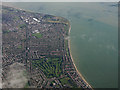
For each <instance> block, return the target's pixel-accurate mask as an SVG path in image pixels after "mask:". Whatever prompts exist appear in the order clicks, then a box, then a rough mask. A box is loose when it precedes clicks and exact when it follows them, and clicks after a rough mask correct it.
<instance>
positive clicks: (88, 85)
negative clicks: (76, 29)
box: [68, 23, 93, 89]
mask: <svg viewBox="0 0 120 90" xmlns="http://www.w3.org/2000/svg"><path fill="white" fill-rule="evenodd" d="M70 31H71V25H70V23H69V32H68V34H69V35H70ZM68 47H69V52H70V57H71V59H72V63H73V65H74V67H75V69H76V71H77V73H78V74H79V76H80V77H81V78H82V79H83V81H84V82H85V83H86V84H87V85H88V87H90V88H91V89H93V87H92V86H91V85H90V84H89V83H88V82H87V81H86V80H85V78H84V77H83V76H82V74H81V73H80V72H79V71H78V69H77V67H76V65H75V63H74V60H73V57H72V53H71V49H70V39H68Z"/></svg>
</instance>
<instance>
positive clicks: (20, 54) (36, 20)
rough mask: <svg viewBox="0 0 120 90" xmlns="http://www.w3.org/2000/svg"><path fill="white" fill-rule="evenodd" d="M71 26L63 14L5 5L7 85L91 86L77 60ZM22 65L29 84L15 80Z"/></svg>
mask: <svg viewBox="0 0 120 90" xmlns="http://www.w3.org/2000/svg"><path fill="white" fill-rule="evenodd" d="M70 29H71V26H70V22H69V21H68V20H67V19H65V18H63V17H57V16H53V15H48V14H42V13H34V12H31V11H25V10H22V9H18V8H13V7H7V6H2V54H3V59H2V62H3V63H2V66H3V73H2V75H3V76H2V80H3V88H17V87H21V88H88V89H90V90H91V89H92V87H91V86H90V85H89V84H88V83H87V82H86V80H85V79H84V78H83V77H82V75H81V74H80V73H79V72H78V70H77V68H76V66H75V64H74V61H73V58H72V55H71V52H70V40H69V38H68V36H69V34H70ZM21 64H22V65H21ZM16 68H17V69H16ZM22 69H23V71H24V72H23V73H22V74H21V75H23V76H25V77H26V78H27V79H24V80H26V81H25V84H23V83H22V84H19V83H18V82H17V81H16V83H12V81H11V79H12V80H13V79H14V78H12V75H15V76H17V75H18V74H19V72H21V70H22ZM17 70H19V71H17ZM13 71H14V72H16V71H17V74H14V72H13ZM23 76H22V77H23ZM17 84H19V85H17ZM20 85H21V86H20Z"/></svg>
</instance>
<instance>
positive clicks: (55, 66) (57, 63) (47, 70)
mask: <svg viewBox="0 0 120 90" xmlns="http://www.w3.org/2000/svg"><path fill="white" fill-rule="evenodd" d="M61 64H62V59H61V58H41V59H36V60H32V66H33V67H34V68H39V69H40V70H41V71H43V72H44V74H45V75H46V77H48V78H52V77H59V76H60V75H61V74H62V68H61Z"/></svg>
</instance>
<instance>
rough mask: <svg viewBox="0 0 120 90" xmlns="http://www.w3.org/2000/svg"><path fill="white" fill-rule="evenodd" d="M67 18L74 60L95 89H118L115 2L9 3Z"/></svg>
mask: <svg viewBox="0 0 120 90" xmlns="http://www.w3.org/2000/svg"><path fill="white" fill-rule="evenodd" d="M8 4H9V5H11V6H15V7H19V8H23V9H26V10H31V11H35V12H40V13H46V14H52V15H56V16H61V17H65V18H67V19H68V20H69V21H70V23H71V34H70V40H71V51H72V56H73V58H74V62H75V64H76V66H77V68H78V70H79V71H80V72H81V74H82V75H83V76H84V77H85V79H86V80H87V81H88V83H90V84H91V85H92V86H93V87H95V88H108V87H109V88H116V87H117V84H118V83H117V82H118V29H117V7H116V6H114V5H115V4H116V3H38V2H37V3H8Z"/></svg>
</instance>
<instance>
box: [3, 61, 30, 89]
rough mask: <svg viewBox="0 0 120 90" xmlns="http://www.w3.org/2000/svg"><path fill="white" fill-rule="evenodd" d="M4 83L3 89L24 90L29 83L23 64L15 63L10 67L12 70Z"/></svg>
mask: <svg viewBox="0 0 120 90" xmlns="http://www.w3.org/2000/svg"><path fill="white" fill-rule="evenodd" d="M5 78H6V81H4V82H3V85H2V86H3V88H24V86H25V85H26V83H27V82H28V77H27V74H26V69H25V67H24V64H22V63H14V64H12V65H10V70H9V72H7V76H6V77H5Z"/></svg>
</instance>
